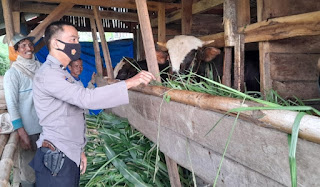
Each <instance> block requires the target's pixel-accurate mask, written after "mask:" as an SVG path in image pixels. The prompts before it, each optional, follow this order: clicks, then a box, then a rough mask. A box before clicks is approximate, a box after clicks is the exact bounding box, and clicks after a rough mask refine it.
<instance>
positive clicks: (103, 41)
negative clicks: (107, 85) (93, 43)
mask: <svg viewBox="0 0 320 187" xmlns="http://www.w3.org/2000/svg"><path fill="white" fill-rule="evenodd" d="M93 14H94V17H95V19H96V24H97V27H98V31H99V35H100V40H101V46H102V52H103V57H104V61H105V63H106V68H107V76H108V78H110V79H113V78H114V76H113V68H112V64H111V58H110V53H109V48H108V43H107V41H106V37H105V36H104V29H103V26H102V24H101V16H100V11H99V8H98V6H94V7H93Z"/></svg>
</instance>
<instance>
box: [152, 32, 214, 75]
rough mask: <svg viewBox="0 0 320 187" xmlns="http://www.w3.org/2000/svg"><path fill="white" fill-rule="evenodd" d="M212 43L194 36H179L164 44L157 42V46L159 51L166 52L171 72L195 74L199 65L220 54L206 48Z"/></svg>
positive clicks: (210, 48) (211, 48) (212, 48)
mask: <svg viewBox="0 0 320 187" xmlns="http://www.w3.org/2000/svg"><path fill="white" fill-rule="evenodd" d="M213 42H214V41H202V40H200V39H198V38H196V37H194V36H185V35H179V36H175V37H174V38H173V39H170V40H169V41H168V42H167V43H166V44H163V43H159V42H158V45H159V46H160V48H161V49H163V50H167V51H168V53H169V56H170V61H171V66H172V71H173V72H175V73H178V72H179V73H185V72H186V71H187V70H192V71H193V72H197V70H198V68H199V66H200V64H201V63H205V62H209V61H211V60H213V59H214V58H215V57H216V56H217V55H218V54H220V50H219V49H217V48H215V47H207V46H208V45H210V44H211V43H213ZM191 67H192V69H191Z"/></svg>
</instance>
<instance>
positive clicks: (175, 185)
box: [165, 155, 181, 187]
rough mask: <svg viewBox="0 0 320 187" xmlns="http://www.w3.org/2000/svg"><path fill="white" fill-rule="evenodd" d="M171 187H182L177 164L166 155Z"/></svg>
mask: <svg viewBox="0 0 320 187" xmlns="http://www.w3.org/2000/svg"><path fill="white" fill-rule="evenodd" d="M165 158H166V164H167V168H168V173H169V178H170V184H171V187H181V182H180V175H179V172H178V165H177V163H176V162H175V161H174V160H172V159H171V158H170V157H168V156H167V155H165Z"/></svg>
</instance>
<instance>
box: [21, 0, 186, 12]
mask: <svg viewBox="0 0 320 187" xmlns="http://www.w3.org/2000/svg"><path fill="white" fill-rule="evenodd" d="M27 1H35V2H47V3H63V2H68V3H73V4H76V5H91V6H103V7H117V8H128V9H137V7H136V3H135V1H134V0H90V1H89V0H20V2H27ZM147 4H148V10H149V11H157V10H158V5H159V2H154V1H148V2H147ZM165 7H166V9H171V8H180V7H181V5H180V4H178V3H166V4H165Z"/></svg>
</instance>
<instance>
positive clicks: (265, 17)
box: [0, 0, 320, 186]
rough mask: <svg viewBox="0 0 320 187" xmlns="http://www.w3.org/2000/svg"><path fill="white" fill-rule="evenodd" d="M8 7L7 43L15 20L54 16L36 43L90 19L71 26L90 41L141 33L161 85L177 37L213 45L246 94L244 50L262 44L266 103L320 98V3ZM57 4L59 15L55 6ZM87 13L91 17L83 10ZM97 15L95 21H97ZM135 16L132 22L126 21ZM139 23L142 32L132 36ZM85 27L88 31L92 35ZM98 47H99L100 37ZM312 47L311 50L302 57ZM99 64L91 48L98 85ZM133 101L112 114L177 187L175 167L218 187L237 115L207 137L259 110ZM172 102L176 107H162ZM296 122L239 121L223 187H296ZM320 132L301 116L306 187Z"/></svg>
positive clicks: (312, 179)
mask: <svg viewBox="0 0 320 187" xmlns="http://www.w3.org/2000/svg"><path fill="white" fill-rule="evenodd" d="M8 2H9V1H8V0H2V7H3V13H4V18H5V23H6V27H5V29H6V32H7V33H13V31H14V30H17V27H15V26H14V22H16V20H17V18H16V15H17V14H14V13H12V12H19V11H21V12H36V13H39V14H44V15H47V14H49V15H48V16H44V17H42V19H41V20H40V22H41V23H40V24H39V25H37V24H35V25H34V26H36V27H35V29H34V31H36V32H31V34H30V35H32V34H35V33H37V35H39V36H42V31H43V29H44V28H45V26H46V25H47V24H48V23H50V22H52V21H54V20H55V19H60V18H62V17H63V15H67V16H76V17H77V16H79V17H86V19H85V21H84V20H83V19H82V18H79V19H78V20H77V19H73V17H70V18H68V19H69V20H72V21H73V20H74V23H79V26H81V27H85V28H83V29H84V30H86V29H88V30H92V31H93V35H95V34H96V31H97V30H96V27H98V30H99V31H100V34H103V30H104V31H107V30H108V31H115V30H116V31H119V32H121V31H124V30H127V31H129V32H132V33H135V38H138V40H135V42H136V44H135V45H136V46H137V47H136V49H137V56H140V57H141V56H142V58H143V59H147V61H148V63H147V67H148V68H149V69H150V71H151V72H152V73H153V74H155V75H157V74H158V73H159V72H158V71H157V68H156V67H158V64H157V63H156V61H157V60H156V54H157V53H156V52H155V49H154V47H153V46H154V43H155V42H154V41H156V42H157V41H158V42H160V43H166V42H167V41H169V40H170V39H172V38H174V36H176V35H181V34H185V35H188V36H192V35H193V36H196V37H197V38H199V39H201V40H203V41H212V40H214V43H212V44H211V45H210V47H216V48H219V49H220V48H223V51H224V55H225V56H224V60H225V61H224V62H223V65H224V66H223V75H224V78H226V79H223V80H225V81H224V82H223V83H224V84H226V85H230V86H231V74H233V76H234V78H235V81H234V82H235V83H236V84H235V88H237V89H239V90H240V89H241V86H242V85H243V79H242V76H243V75H244V70H243V69H241V68H243V67H244V65H243V63H245V60H244V54H245V52H246V50H247V49H246V50H245V47H248V46H250V44H251V43H252V42H258V43H257V45H256V46H255V47H254V49H253V50H254V51H259V58H260V59H259V65H260V75H261V77H260V80H259V81H260V84H261V85H260V90H261V91H262V92H263V94H265V93H264V92H265V90H269V89H271V88H273V89H276V90H277V91H278V92H279V93H280V94H281V95H282V96H284V97H292V95H297V96H298V97H299V98H302V99H311V98H319V97H320V93H319V89H318V80H319V71H317V69H316V67H317V64H316V63H317V60H318V59H319V57H320V55H319V49H320V42H319V41H320V38H319V35H320V32H319V30H320V28H319V26H320V25H319V20H320V12H319V8H318V7H319V6H320V4H319V2H315V1H312V0H306V1H303V2H302V1H298V0H294V2H293V1H289V0H285V1H278V0H270V1H265V0H262V1H257V2H256V3H252V2H253V1H249V0H245V1H237V2H238V3H237V4H236V3H235V2H236V1H235V0H225V1H222V0H214V1H211V0H197V1H194V2H193V3H192V4H189V3H188V2H190V1H187V0H181V1H180V0H177V1H172V0H159V1H150V0H148V1H146V0H141V1H140V0H136V1H134V0H123V1H99V0H92V1H75V0H41V1H40V0H35V1H31V0H24V1H19V2H17V3H18V4H19V5H20V6H21V9H19V8H18V6H13V7H14V8H13V9H14V11H12V10H11V8H12V6H9V3H8ZM43 2H45V3H43ZM58 3H60V4H59V5H61V6H58ZM292 4H295V6H292ZM36 5H40V7H42V8H38V9H37V10H33V9H32V6H34V7H36ZM223 5H224V6H223ZM82 6H88V8H85V9H86V10H83V9H82ZM99 6H101V7H103V8H100V7H99ZM190 6H192V8H190ZM89 7H90V8H89ZM93 7H95V8H93ZM110 7H118V8H125V10H126V11H127V9H128V12H123V13H121V14H122V15H123V16H121V15H119V14H117V13H114V12H110V11H113V9H112V8H110ZM93 9H95V10H99V11H96V12H95V13H93V12H92V10H93ZM48 10H50V11H48ZM52 10H53V11H52ZM106 10H107V11H106ZM250 13H251V14H252V15H250ZM12 14H13V15H14V16H12ZM149 14H150V16H149ZM50 15H51V16H50ZM42 16H43V15H42ZM108 16H112V18H113V19H115V20H118V21H123V22H124V23H125V24H126V26H129V28H127V27H126V28H121V24H116V22H114V21H111V22H112V23H114V24H113V25H114V26H111V27H112V28H109V27H108V26H110V24H109V23H110V21H107V22H106V21H101V20H102V19H108ZM130 16H131V18H132V19H128V18H129V17H130ZM87 18H88V19H87ZM203 18H205V19H203ZM39 19H40V18H39ZM89 19H90V21H91V22H90V24H89V23H88V20H89ZM202 19H203V20H202ZM14 20H15V21H14ZM92 20H93V21H92ZM180 20H181V21H180ZM199 20H200V21H199ZM212 20H214V21H212ZM222 20H223V23H224V25H222ZM17 22H18V21H17ZM92 22H96V23H92ZM127 22H129V23H130V24H127ZM138 22H140V25H139V26H138V27H136V25H137V24H138ZM180 22H182V23H181V24H180ZM36 23H39V21H37V22H36ZM117 23H120V22H117ZM149 23H151V26H150V25H149ZM84 24H85V26H84ZM95 24H97V25H95ZM89 25H91V28H88V26H89ZM151 27H153V30H152V28H151ZM156 27H157V28H156ZM152 31H153V33H152ZM203 33H205V34H203ZM9 37H10V34H9ZM139 37H140V38H139ZM141 37H142V38H141ZM101 38H102V39H103V35H101ZM103 40H104V39H103ZM94 42H96V40H94ZM194 43H196V42H194ZM95 44H97V42H96V43H95ZM306 44H309V45H308V46H307V47H306ZM103 45H104V50H103V53H104V54H105V56H104V58H107V56H108V55H110V54H108V50H107V46H106V43H104V44H103ZM200 45H201V44H200ZM143 46H144V47H143ZM95 47H96V46H95ZM143 48H144V49H143ZM169 48H170V47H169ZM194 48H197V47H194ZM144 50H145V52H144V53H143V51H144ZM232 51H234V52H233V53H234V56H232ZM99 54H100V51H99V49H97V48H95V55H96V68H97V70H98V72H99V73H100V75H102V69H101V67H102V65H101V63H102V60H101V59H99V57H100V55H99ZM144 55H146V58H144V57H143V56H144ZM170 56H171V54H170ZM315 59H316V60H315ZM180 60H181V59H180ZM107 63H110V62H107ZM232 63H233V65H234V67H236V68H235V69H236V71H235V72H231V67H232ZM109 65H110V64H109ZM99 69H100V71H99ZM178 69H179V70H178ZM109 70H110V69H109ZM175 70H178V71H180V66H178V65H175ZM99 73H98V74H99ZM304 75H308V76H304ZM97 82H98V85H99V86H100V85H103V84H106V81H105V80H103V79H101V77H99V80H97ZM110 82H112V81H110ZM301 90H303V91H301ZM129 97H130V104H129V105H126V106H121V107H117V108H114V109H112V112H113V113H115V114H117V115H119V116H122V117H126V118H128V119H129V121H130V123H131V124H132V125H133V126H134V127H135V128H137V129H138V130H139V131H141V132H142V133H143V134H144V135H145V136H146V137H148V138H149V139H150V140H152V141H153V142H159V146H160V150H161V151H162V152H163V153H165V155H166V160H167V162H168V163H170V164H168V167H169V168H168V171H169V175H170V182H171V184H172V186H181V184H180V181H179V176H178V175H177V169H176V167H175V166H177V164H179V165H181V166H183V167H185V168H187V169H189V170H193V171H194V172H195V174H196V175H197V176H199V177H200V178H202V179H203V180H204V181H206V182H207V183H209V184H212V183H213V181H214V178H215V177H216V173H217V168H218V167H219V164H220V160H221V157H222V155H223V153H224V149H225V147H226V142H227V139H228V137H229V133H230V131H231V129H232V127H233V124H234V121H235V118H236V117H235V116H236V113H232V114H231V116H227V117H225V118H224V119H223V120H222V121H221V122H220V123H219V124H218V125H217V126H216V127H215V128H214V129H213V130H212V131H211V132H210V133H208V132H209V131H210V129H211V128H212V127H213V125H214V124H215V123H216V122H217V121H219V120H220V119H221V117H223V116H224V114H225V113H226V112H227V111H228V110H230V109H233V108H237V107H240V106H243V105H245V106H261V105H259V104H257V103H255V102H247V101H246V102H245V103H243V100H239V99H234V98H227V97H218V96H209V95H207V94H203V93H195V92H189V91H180V90H169V89H168V88H164V87H158V86H147V87H143V86H142V87H139V88H137V89H132V90H130V91H129ZM168 98H170V102H166V101H165V99H168ZM316 104H317V103H316ZM296 115H297V112H290V111H289V112H288V111H282V110H281V111H272V110H260V111H253V112H250V111H246V112H242V113H241V114H240V119H238V121H237V124H236V126H235V130H234V134H233V136H232V138H231V141H230V144H229V147H228V149H227V151H226V154H225V161H224V162H223V164H222V167H221V171H220V175H219V178H218V181H217V186H290V185H291V178H290V166H289V161H288V155H289V146H288V140H287V137H288V134H290V133H291V132H292V124H293V121H294V119H295V117H296ZM318 124H319V125H320V118H319V116H311V115H305V116H304V117H303V118H302V121H301V124H300V131H299V137H300V138H299V139H298V142H297V152H296V159H297V179H298V183H299V184H300V185H302V186H319V185H320V179H319V177H318V176H319V175H320V173H319V172H320V170H319V169H318V167H317V166H318V165H319V164H320V159H319V156H318V155H319V154H320V145H319V143H320V137H319V134H320V133H319V128H318V126H319V125H318ZM158 130H159V136H158ZM207 133H208V135H206V134H207ZM1 138H2V136H0V139H1ZM6 138H7V137H6ZM0 150H1V146H0ZM170 165H171V167H170Z"/></svg>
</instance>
